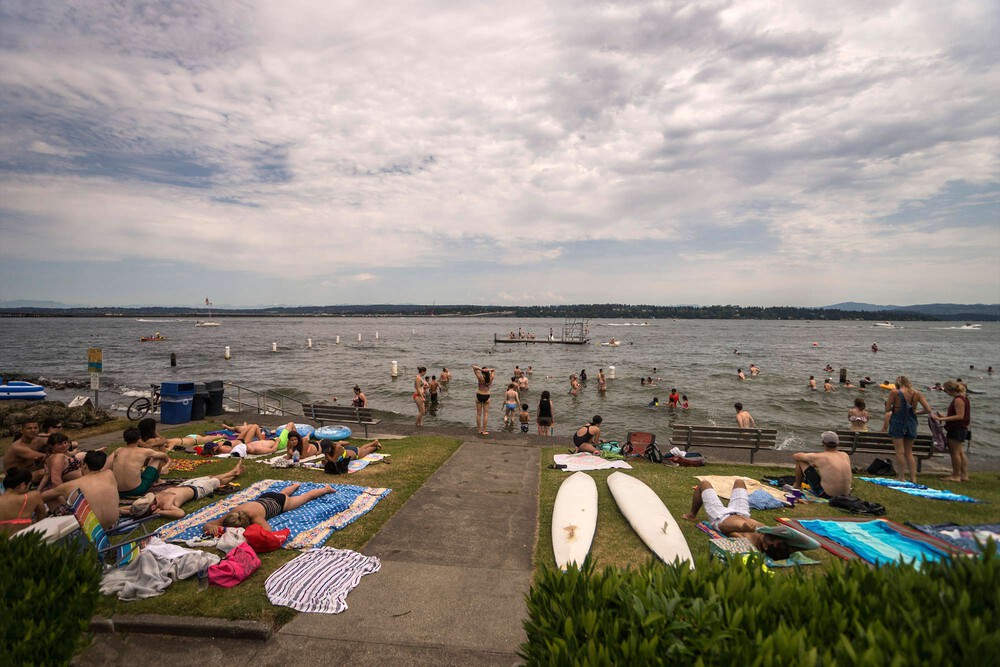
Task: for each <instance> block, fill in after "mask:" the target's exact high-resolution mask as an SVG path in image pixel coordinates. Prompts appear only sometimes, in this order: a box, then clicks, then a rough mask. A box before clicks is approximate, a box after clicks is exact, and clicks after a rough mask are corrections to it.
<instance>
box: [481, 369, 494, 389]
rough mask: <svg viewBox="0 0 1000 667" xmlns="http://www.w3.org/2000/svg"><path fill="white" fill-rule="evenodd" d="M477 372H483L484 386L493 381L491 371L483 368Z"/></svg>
mask: <svg viewBox="0 0 1000 667" xmlns="http://www.w3.org/2000/svg"><path fill="white" fill-rule="evenodd" d="M479 372H480V373H482V374H483V384H485V385H486V386H489V385H490V384H492V383H493V374H492V373H490V372H489V371H488V370H485V369H480V371H479Z"/></svg>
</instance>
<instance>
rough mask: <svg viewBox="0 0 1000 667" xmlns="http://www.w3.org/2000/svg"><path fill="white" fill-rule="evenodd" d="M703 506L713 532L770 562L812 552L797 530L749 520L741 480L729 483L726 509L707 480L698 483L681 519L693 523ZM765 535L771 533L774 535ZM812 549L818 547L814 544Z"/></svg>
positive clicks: (748, 500)
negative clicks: (743, 541)
mask: <svg viewBox="0 0 1000 667" xmlns="http://www.w3.org/2000/svg"><path fill="white" fill-rule="evenodd" d="M703 505H704V507H705V513H706V514H707V515H708V520H709V522H710V523H711V524H712V527H713V528H715V529H716V530H717V531H719V532H720V533H722V534H723V535H725V536H726V537H743V538H746V539H747V540H748V541H749V542H750V544H752V545H754V546H755V547H756V548H757V549H758V550H759V551H763V552H764V553H765V554H767V556H768V557H769V558H771V560H785V559H786V558H788V557H789V556H790V555H791V554H792V552H793V551H803V550H805V549H807V548H815V547H813V546H809V547H806V546H805V544H808V543H809V542H811V540H809V538H807V537H806V536H805V535H803V534H802V533H800V532H798V531H797V530H794V529H792V528H788V527H787V526H778V527H776V528H771V527H768V526H766V525H764V524H763V523H761V522H760V521H757V520H755V519H751V518H750V498H749V496H748V495H747V485H746V484H745V483H744V482H743V480H742V479H737V480H736V481H735V482H733V490H732V492H731V494H730V496H729V506H728V507H726V506H724V505H723V504H722V501H721V500H719V494H718V493H716V492H715V489H713V488H712V484H711V483H710V482H708V481H707V480H702V481H701V482H699V484H698V486H696V487H695V489H694V497H693V498H692V499H691V511H690V512H689V513H687V514H685V515H683V516H684V518H685V519H687V520H688V521H697V520H698V512H699V511H700V510H701V508H702V506H703ZM761 529H763V530H761ZM768 531H774V532H775V533H778V534H774V533H772V532H768ZM816 546H817V547H818V546H819V545H818V544H816Z"/></svg>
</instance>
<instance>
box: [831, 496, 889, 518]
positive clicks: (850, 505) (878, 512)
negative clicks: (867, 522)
mask: <svg viewBox="0 0 1000 667" xmlns="http://www.w3.org/2000/svg"><path fill="white" fill-rule="evenodd" d="M830 507H836V508H837V509H841V510H844V511H845V512H850V513H851V514H870V515H871V516H882V515H883V514H885V505H881V504H879V503H870V502H868V501H867V500H861V499H860V498H858V497H857V496H836V497H834V498H831V499H830Z"/></svg>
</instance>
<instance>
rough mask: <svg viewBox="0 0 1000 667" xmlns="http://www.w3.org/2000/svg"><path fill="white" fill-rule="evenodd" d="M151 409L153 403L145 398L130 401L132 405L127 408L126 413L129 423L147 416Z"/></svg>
mask: <svg viewBox="0 0 1000 667" xmlns="http://www.w3.org/2000/svg"><path fill="white" fill-rule="evenodd" d="M152 408H153V402H152V401H150V400H149V399H148V398H146V397H145V396H141V397H139V398H137V399H135V400H134V401H132V403H131V404H130V405H129V406H128V412H126V414H127V415H128V418H129V419H130V420H131V421H135V420H137V419H142V418H143V417H145V416H146V415H148V414H149V411H150V410H151V409H152Z"/></svg>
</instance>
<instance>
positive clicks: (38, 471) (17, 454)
mask: <svg viewBox="0 0 1000 667" xmlns="http://www.w3.org/2000/svg"><path fill="white" fill-rule="evenodd" d="M37 437H38V422H37V421H35V420H28V421H25V422H21V435H20V436H19V437H18V439H17V440H15V441H14V442H12V443H10V447H8V448H7V452H6V453H5V454H4V455H3V469H4V470H10V469H11V468H17V469H18V470H30V471H31V481H32V483H37V482H38V480H40V479H41V478H42V476H43V475H44V474H45V468H43V467H42V462H43V461H44V460H45V455H44V454H42V453H41V452H40V451H39V447H40V445H38V446H36V445H35V440H36V439H37Z"/></svg>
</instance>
